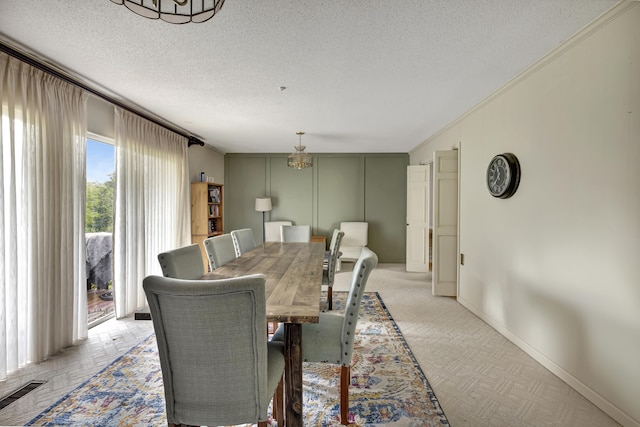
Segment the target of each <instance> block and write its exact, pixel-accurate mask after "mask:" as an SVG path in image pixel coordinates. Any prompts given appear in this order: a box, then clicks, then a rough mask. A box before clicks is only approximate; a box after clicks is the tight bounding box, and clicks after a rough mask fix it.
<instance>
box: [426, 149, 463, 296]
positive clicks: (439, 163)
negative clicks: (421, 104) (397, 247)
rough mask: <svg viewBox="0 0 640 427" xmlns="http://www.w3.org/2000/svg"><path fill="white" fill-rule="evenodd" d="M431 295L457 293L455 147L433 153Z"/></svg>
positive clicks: (456, 178) (456, 168) (456, 170)
mask: <svg viewBox="0 0 640 427" xmlns="http://www.w3.org/2000/svg"><path fill="white" fill-rule="evenodd" d="M433 184H434V185H433V288H432V292H433V295H442V296H456V295H457V294H458V151H457V150H451V151H435V152H434V153H433Z"/></svg>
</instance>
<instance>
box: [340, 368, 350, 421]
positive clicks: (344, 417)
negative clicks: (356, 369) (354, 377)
mask: <svg viewBox="0 0 640 427" xmlns="http://www.w3.org/2000/svg"><path fill="white" fill-rule="evenodd" d="M350 383H351V366H341V367H340V423H341V424H342V425H345V426H346V425H348V424H349V384H350Z"/></svg>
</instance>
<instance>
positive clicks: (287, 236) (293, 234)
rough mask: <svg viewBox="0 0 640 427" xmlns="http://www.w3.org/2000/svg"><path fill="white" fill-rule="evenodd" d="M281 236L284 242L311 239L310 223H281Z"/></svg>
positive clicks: (308, 240)
mask: <svg viewBox="0 0 640 427" xmlns="http://www.w3.org/2000/svg"><path fill="white" fill-rule="evenodd" d="M280 238H281V240H282V241H283V242H303V243H308V242H310V241H311V226H310V225H281V226H280Z"/></svg>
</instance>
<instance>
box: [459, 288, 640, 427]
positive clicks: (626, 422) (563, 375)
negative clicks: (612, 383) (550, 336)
mask: <svg viewBox="0 0 640 427" xmlns="http://www.w3.org/2000/svg"><path fill="white" fill-rule="evenodd" d="M457 300H458V302H459V303H460V304H461V305H462V306H463V307H465V308H466V309H467V310H469V311H470V312H472V313H473V314H475V315H476V316H478V317H479V318H480V319H482V320H483V321H484V322H485V323H487V324H488V325H489V326H491V327H492V328H493V329H495V330H496V331H498V332H499V333H500V334H501V335H503V336H504V337H505V338H507V339H508V340H509V341H511V342H512V343H514V344H515V345H516V346H518V347H519V348H520V349H521V350H522V351H524V352H525V353H527V354H528V355H529V356H531V357H533V358H534V359H535V360H536V361H537V362H538V363H540V364H541V365H542V366H544V367H545V368H546V369H548V370H549V371H551V372H552V373H553V374H554V375H555V376H557V377H558V378H560V379H561V380H562V381H564V382H565V383H567V384H568V385H569V386H570V387H571V388H573V389H574V390H576V391H577V392H578V393H580V394H581V395H582V396H584V397H585V398H586V399H587V400H588V401H590V402H591V403H593V404H594V405H596V406H597V407H598V408H600V409H602V411H604V412H605V413H606V414H607V415H609V416H610V417H611V418H613V419H614V420H616V421H617V422H618V423H620V424H622V425H623V426H627V427H640V422H639V421H637V420H635V419H633V418H632V417H631V416H630V415H629V414H627V413H626V412H624V411H623V410H622V409H620V408H618V407H617V406H616V405H615V404H614V403H612V402H610V401H609V400H608V399H606V398H605V397H603V396H602V395H600V394H599V393H597V392H596V391H595V390H593V389H592V388H591V387H589V386H587V385H586V384H585V383H583V382H582V381H580V380H579V379H578V378H576V377H575V376H573V375H571V374H570V373H569V372H567V371H566V370H564V369H563V368H561V367H560V366H558V365H557V364H555V363H554V362H553V361H552V360H551V359H549V358H547V357H546V356H545V355H544V354H542V353H540V352H539V351H538V350H536V349H535V348H533V347H532V346H530V345H529V344H527V343H526V342H525V341H523V340H522V339H520V338H519V337H518V336H517V335H515V334H513V333H512V332H511V331H509V330H508V329H506V328H505V327H504V326H503V325H502V324H500V323H498V322H497V321H496V320H495V319H493V318H491V317H489V316H487V315H486V314H485V313H484V312H482V311H481V310H480V309H479V308H478V307H476V306H475V305H473V304H471V303H470V302H469V301H468V300H465V299H464V298H461V297H458V298H457Z"/></svg>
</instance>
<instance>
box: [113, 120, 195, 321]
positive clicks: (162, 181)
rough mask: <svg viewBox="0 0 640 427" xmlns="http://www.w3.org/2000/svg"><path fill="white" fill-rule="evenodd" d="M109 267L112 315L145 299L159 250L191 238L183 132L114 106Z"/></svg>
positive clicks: (126, 312)
mask: <svg viewBox="0 0 640 427" xmlns="http://www.w3.org/2000/svg"><path fill="white" fill-rule="evenodd" d="M115 146H116V196H115V203H114V211H115V218H114V230H113V266H114V267H113V268H114V274H113V277H114V300H115V309H116V317H117V318H122V317H125V316H128V315H130V314H132V313H133V312H135V311H136V310H137V309H140V308H142V307H144V306H145V305H146V298H145V295H144V291H143V289H142V280H143V279H144V278H145V277H146V276H147V275H150V274H157V275H162V270H161V269H160V264H159V263H158V259H157V256H158V254H159V253H161V252H164V251H166V250H169V249H174V248H177V247H181V246H185V245H188V244H190V243H191V242H190V227H191V211H190V200H189V197H190V196H189V194H190V187H189V172H188V161H187V138H185V137H183V136H180V135H178V134H176V133H174V132H171V131H170V130H168V129H165V128H163V127H161V126H158V125H156V124H154V123H152V122H150V121H148V120H146V119H143V118H141V117H139V116H137V115H135V114H132V113H130V112H128V111H125V110H123V109H121V108H118V107H117V108H116V137H115Z"/></svg>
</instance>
